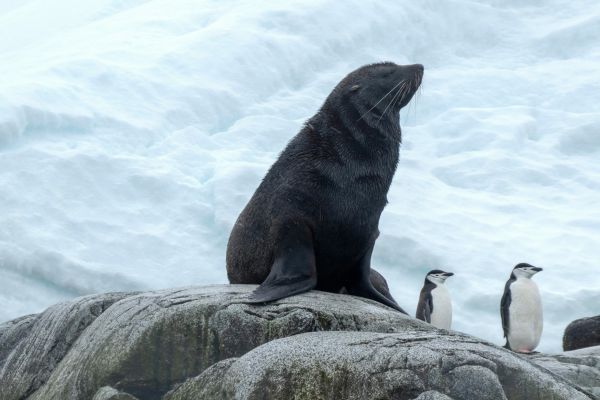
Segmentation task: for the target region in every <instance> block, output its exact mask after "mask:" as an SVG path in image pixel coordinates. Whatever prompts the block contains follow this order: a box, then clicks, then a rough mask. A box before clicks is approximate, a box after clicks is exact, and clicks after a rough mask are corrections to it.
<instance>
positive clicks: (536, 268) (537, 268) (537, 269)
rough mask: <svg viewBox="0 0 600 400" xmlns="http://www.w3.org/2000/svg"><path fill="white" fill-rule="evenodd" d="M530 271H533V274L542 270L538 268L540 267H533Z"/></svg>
mask: <svg viewBox="0 0 600 400" xmlns="http://www.w3.org/2000/svg"><path fill="white" fill-rule="evenodd" d="M531 269H532V270H534V271H535V272H540V271H543V270H544V269H543V268H540V267H533V268H531Z"/></svg>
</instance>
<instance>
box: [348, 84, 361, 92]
mask: <svg viewBox="0 0 600 400" xmlns="http://www.w3.org/2000/svg"><path fill="white" fill-rule="evenodd" d="M358 89H360V85H354V86H352V87H351V88H350V91H351V92H356V91H357V90H358Z"/></svg>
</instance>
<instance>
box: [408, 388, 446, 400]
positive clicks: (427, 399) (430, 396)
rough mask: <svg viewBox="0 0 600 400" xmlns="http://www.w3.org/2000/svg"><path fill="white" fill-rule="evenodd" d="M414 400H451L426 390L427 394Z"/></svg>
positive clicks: (438, 393) (441, 394)
mask: <svg viewBox="0 0 600 400" xmlns="http://www.w3.org/2000/svg"><path fill="white" fill-rule="evenodd" d="M414 400H453V399H452V397H448V396H446V395H445V394H443V393H440V392H436V391H435V390H428V391H427V392H423V393H421V394H420V395H419V396H418V397H416V398H415V399H414Z"/></svg>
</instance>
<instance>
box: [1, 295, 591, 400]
mask: <svg viewBox="0 0 600 400" xmlns="http://www.w3.org/2000/svg"><path fill="white" fill-rule="evenodd" d="M253 289H254V286H248V285H218V286H217V285H215V286H207V287H193V288H181V289H169V290H162V291H154V292H145V293H134V294H132V293H117V294H104V295H95V296H87V297H83V298H79V299H75V300H73V301H70V302H65V303H61V304H57V305H56V306H53V307H51V308H49V309H48V310H46V311H45V312H44V313H42V314H39V315H34V316H26V317H23V318H20V319H18V320H14V321H11V322H8V323H4V324H2V325H0V398H1V399H2V400H5V399H7V400H12V399H25V398H27V399H29V400H71V399H73V400H75V399H93V398H94V399H95V400H101V399H102V400H107V399H115V400H116V399H131V398H139V399H144V400H146V399H149V400H152V399H161V398H164V399H165V400H181V399H221V398H223V399H227V398H236V399H259V398H260V399H263V398H264V399H287V398H289V397H288V396H290V395H291V394H292V393H293V397H292V398H295V399H299V400H300V399H304V398H311V399H312V398H315V399H319V398H348V399H363V398H364V399H367V398H368V399H371V398H374V399H378V398H381V399H384V398H386V399H387V398H393V399H407V400H412V399H419V400H428V399H429V400H433V399H435V400H442V399H443V400H448V399H454V400H459V399H473V398H477V399H503V398H507V399H522V398H527V399H537V398H548V399H554V400H558V399H566V398H569V400H577V399H587V398H591V397H587V396H586V395H585V394H584V392H582V391H581V390H580V389H578V388H577V387H575V386H574V385H572V384H570V383H568V382H566V381H565V380H563V379H561V378H560V377H558V376H556V375H554V374H553V373H552V372H549V371H548V370H546V369H544V368H542V367H539V366H537V365H535V364H533V363H531V362H530V361H528V360H527V359H524V358H523V357H521V356H518V355H515V354H513V353H511V352H509V351H507V350H505V349H502V348H498V347H496V346H493V345H491V344H488V343H485V342H483V341H481V340H478V339H475V338H473V337H470V336H467V335H464V334H460V333H457V332H452V331H445V330H438V329H435V328H433V327H432V326H431V325H429V324H426V323H424V322H422V321H417V320H415V319H413V318H409V317H406V316H404V315H402V314H400V313H398V312H396V311H394V310H392V309H390V308H388V307H385V306H383V305H381V304H379V303H375V302H372V301H370V300H366V299H362V298H358V297H353V296H349V295H342V294H331V293H324V292H317V291H312V292H309V293H305V294H302V295H299V296H293V297H290V298H287V299H283V300H280V301H277V302H275V303H272V304H268V305H249V304H245V303H244V301H245V299H246V297H247V296H248V294H249V293H250V292H251V291H252V290H253ZM333 331H335V332H333ZM578 359H579V358H578ZM534 361H535V362H539V363H540V364H541V365H544V361H539V360H537V359H535V360H534ZM555 361H556V362H557V363H558V364H559V366H560V365H561V363H563V361H560V360H556V359H555ZM553 362H554V361H553ZM591 362H592V361H589V362H588V361H585V362H582V363H581V366H584V365H585V366H586V367H590V365H589V363H591ZM594 362H595V361H594ZM586 363H587V364H586ZM553 365H554V364H553ZM594 365H596V364H594ZM547 368H549V369H550V370H553V368H554V370H555V371H557V373H558V374H559V375H564V376H566V377H570V378H572V379H574V380H577V381H578V382H581V384H585V385H587V384H588V383H589V379H594V376H595V375H589V376H588V375H587V373H580V374H579V375H577V374H573V371H572V370H570V369H567V370H560V369H559V368H558V366H556V367H552V368H551V367H547ZM586 379H588V380H586ZM587 387H590V388H593V387H594V385H587ZM524 393H525V394H526V395H527V396H529V397H524V396H525V395H524ZM394 396H395V397H394ZM544 396H546V397H544Z"/></svg>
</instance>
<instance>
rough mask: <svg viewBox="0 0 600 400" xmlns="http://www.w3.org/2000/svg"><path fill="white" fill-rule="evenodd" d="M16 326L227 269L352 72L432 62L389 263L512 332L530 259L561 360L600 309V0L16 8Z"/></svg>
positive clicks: (483, 331) (3, 194)
mask: <svg viewBox="0 0 600 400" xmlns="http://www.w3.org/2000/svg"><path fill="white" fill-rule="evenodd" d="M0 60H2V61H1V62H0V322H1V321H5V320H8V319H11V318H14V317H17V316H20V315H23V314H26V313H34V312H39V311H41V310H43V309H44V308H45V307H47V306H49V305H51V304H53V303H55V302H57V301H60V300H63V299H68V298H72V297H75V296H79V295H83V294H88V293H93V292H101V291H114V290H128V289H153V288H164V287H172V286H181V285H202V284H210V283H225V282H226V274H225V247H226V242H227V238H228V235H229V231H230V229H231V226H232V224H233V222H234V221H235V219H236V217H237V215H238V213H239V212H240V211H241V209H242V208H243V206H244V205H245V203H246V202H247V201H248V199H249V197H250V196H251V194H252V192H253V191H254V189H255V187H256V186H257V184H258V183H259V181H260V179H261V178H262V176H263V175H264V174H265V172H266V170H267V168H268V167H269V166H270V165H271V163H272V162H273V161H274V160H275V158H276V157H277V155H278V153H279V151H281V149H282V148H283V147H284V146H285V144H286V142H287V141H288V140H289V139H290V138H291V137H292V136H293V135H294V134H295V133H296V132H297V131H298V129H299V127H300V126H301V124H302V123H303V121H304V120H306V119H307V118H309V117H310V116H311V115H312V114H314V113H315V111H316V110H317V109H318V108H319V106H320V105H321V103H322V102H323V100H324V98H325V97H326V96H327V94H328V93H329V92H330V90H331V89H332V88H333V87H334V86H335V84H336V83H337V82H338V81H339V80H340V79H341V78H343V77H344V76H345V75H346V74H347V73H348V72H350V71H351V70H353V69H355V68H357V67H359V66H361V65H363V64H367V63H371V62H376V61H383V60H391V61H395V62H397V63H411V64H412V63H422V64H424V65H425V68H426V70H425V77H424V82H423V90H422V93H421V95H420V96H419V97H418V98H416V99H415V100H413V102H412V103H411V106H410V107H407V109H406V110H404V111H403V113H402V115H401V121H402V126H403V137H404V144H403V146H402V150H401V161H400V165H399V168H398V172H397V174H396V177H395V180H394V183H393V185H392V188H391V190H390V193H389V200H390V204H389V206H388V207H387V208H386V210H385V211H384V214H383V216H382V219H381V226H380V229H381V232H382V235H381V237H380V239H379V240H378V242H377V245H376V248H375V254H374V261H373V265H374V266H375V267H376V268H377V269H379V270H380V271H381V272H382V273H383V274H384V275H385V276H386V277H387V278H388V280H389V282H390V286H391V290H392V293H393V294H394V296H395V297H396V299H397V300H398V302H399V303H400V304H401V305H402V306H403V307H405V308H406V309H407V310H410V311H411V312H414V309H415V307H416V302H417V297H418V293H419V290H420V288H421V285H422V281H423V277H424V275H425V273H426V272H427V271H428V270H429V269H432V268H438V267H439V268H442V269H446V270H449V271H453V272H455V273H456V276H455V277H453V278H450V279H449V280H448V286H449V289H450V291H451V294H452V296H453V300H454V309H455V321H454V327H455V328H456V329H457V330H460V331H464V332H467V333H470V334H474V335H477V336H480V337H484V338H486V339H489V340H490V341H492V342H495V343H498V344H501V343H503V340H502V334H501V328H500V317H499V311H498V308H499V302H500V297H501V294H502V290H503V286H504V283H505V281H506V279H507V278H508V275H509V273H510V271H511V269H512V267H513V266H514V265H515V264H516V263H518V262H521V261H524V262H529V263H532V264H534V265H536V266H541V267H543V268H544V272H542V273H540V274H539V275H537V276H536V278H535V280H536V281H537V282H538V285H539V286H540V290H541V292H542V298H543V303H544V307H545V322H546V324H545V328H544V334H543V337H542V343H541V345H540V347H539V349H541V350H542V351H559V350H560V341H561V336H562V332H563V329H564V328H565V326H566V325H567V323H568V322H570V321H571V320H573V319H575V318H578V317H582V316H589V315H593V314H598V313H600V2H598V1H597V0H590V1H585V0H584V1H569V0H565V1H558V0H554V1H541V0H539V1H537V0H533V1H529V2H524V1H520V0H519V1H517V0H515V1H506V0H488V1H479V2H475V1H470V0H469V1H467V0H455V1H438V0H424V1H395V0H394V1H392V0H390V1H366V0H344V1H335V0H331V1H326V0H292V1H281V2H276V1H259V0H254V1H224V0H214V1H185V0H147V1H142V0H121V1H116V0H86V1H80V0H56V1H52V2H49V1H46V0H0Z"/></svg>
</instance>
